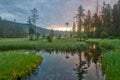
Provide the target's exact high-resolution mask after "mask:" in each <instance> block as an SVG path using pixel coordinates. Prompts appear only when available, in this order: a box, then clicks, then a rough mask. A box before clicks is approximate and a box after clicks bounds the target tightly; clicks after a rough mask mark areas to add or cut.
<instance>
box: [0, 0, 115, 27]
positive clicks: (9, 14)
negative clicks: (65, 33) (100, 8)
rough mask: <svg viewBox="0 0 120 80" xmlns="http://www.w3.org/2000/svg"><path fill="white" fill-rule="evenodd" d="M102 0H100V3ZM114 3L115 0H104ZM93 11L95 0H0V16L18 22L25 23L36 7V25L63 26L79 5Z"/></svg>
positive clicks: (71, 18)
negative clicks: (37, 15) (37, 18)
mask: <svg viewBox="0 0 120 80" xmlns="http://www.w3.org/2000/svg"><path fill="white" fill-rule="evenodd" d="M102 1H103V0H100V2H101V3H100V4H102ZM106 1H107V2H108V3H112V4H113V3H115V2H116V1H115V0H106ZM80 4H81V5H83V7H84V8H85V9H86V11H87V10H88V9H90V10H92V12H94V11H95V6H96V0H0V16H1V17H3V18H7V19H9V20H13V19H14V18H16V20H17V21H18V22H22V23H26V21H27V19H28V16H30V15H31V12H30V10H31V9H33V8H36V9H37V10H38V13H39V20H38V22H37V25H38V26H40V27H45V28H48V27H50V26H51V25H54V24H58V25H61V26H65V23H66V22H72V21H73V17H74V16H75V15H76V14H77V9H78V7H79V5H80Z"/></svg>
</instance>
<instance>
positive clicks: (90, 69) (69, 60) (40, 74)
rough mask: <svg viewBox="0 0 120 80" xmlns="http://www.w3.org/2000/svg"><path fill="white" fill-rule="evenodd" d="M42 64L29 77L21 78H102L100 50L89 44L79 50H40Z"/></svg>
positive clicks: (41, 79)
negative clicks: (84, 48)
mask: <svg viewBox="0 0 120 80" xmlns="http://www.w3.org/2000/svg"><path fill="white" fill-rule="evenodd" d="M37 55H42V56H43V58H44V59H43V62H42V64H41V65H40V66H39V67H38V68H37V69H36V71H35V72H34V73H32V74H31V75H30V76H29V77H27V78H24V79H22V80H83V79H84V80H104V77H103V76H102V72H101V58H102V54H101V50H100V48H99V47H98V46H96V45H90V46H89V48H88V50H86V51H81V52H61V51H45V50H42V51H40V52H38V53H37Z"/></svg>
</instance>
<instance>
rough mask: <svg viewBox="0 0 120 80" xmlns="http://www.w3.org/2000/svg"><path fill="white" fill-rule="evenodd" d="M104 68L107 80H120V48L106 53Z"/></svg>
mask: <svg viewBox="0 0 120 80" xmlns="http://www.w3.org/2000/svg"><path fill="white" fill-rule="evenodd" d="M103 68H104V71H105V74H106V78H107V80H120V50H115V51H110V52H107V53H106V54H104V58H103Z"/></svg>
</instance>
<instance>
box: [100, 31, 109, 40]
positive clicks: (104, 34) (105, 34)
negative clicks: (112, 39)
mask: <svg viewBox="0 0 120 80" xmlns="http://www.w3.org/2000/svg"><path fill="white" fill-rule="evenodd" d="M107 36H108V34H107V33H106V32H105V31H103V32H101V34H100V37H101V38H102V39H104V38H106V37H107Z"/></svg>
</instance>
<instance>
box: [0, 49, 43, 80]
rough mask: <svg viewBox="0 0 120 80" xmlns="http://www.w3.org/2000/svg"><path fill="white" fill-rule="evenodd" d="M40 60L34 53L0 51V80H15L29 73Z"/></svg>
mask: <svg viewBox="0 0 120 80" xmlns="http://www.w3.org/2000/svg"><path fill="white" fill-rule="evenodd" d="M41 61H42V57H40V56H37V55H35V54H32V53H29V54H22V52H20V51H19V52H18V51H7V52H0V80H17V78H20V77H24V76H26V75H28V74H29V73H31V72H32V71H33V70H34V69H35V68H36V67H37V66H38V65H39V64H40V63H41Z"/></svg>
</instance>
